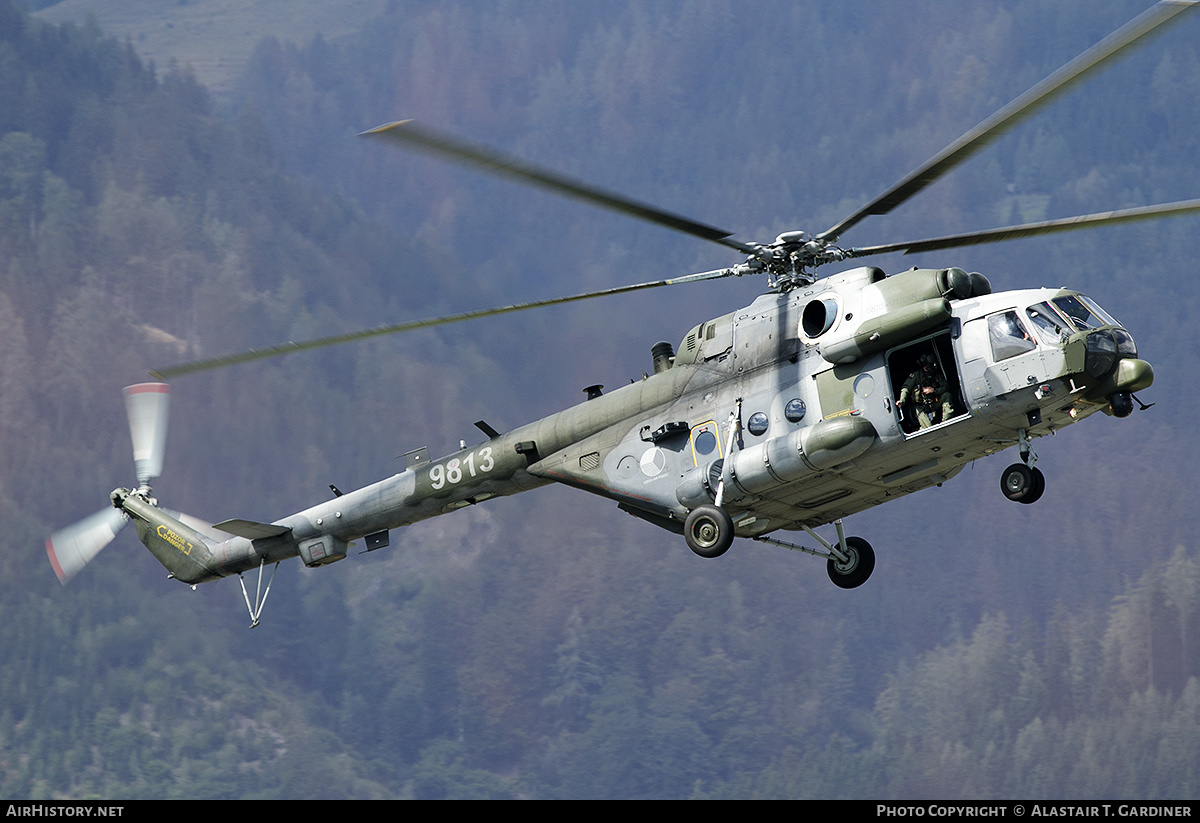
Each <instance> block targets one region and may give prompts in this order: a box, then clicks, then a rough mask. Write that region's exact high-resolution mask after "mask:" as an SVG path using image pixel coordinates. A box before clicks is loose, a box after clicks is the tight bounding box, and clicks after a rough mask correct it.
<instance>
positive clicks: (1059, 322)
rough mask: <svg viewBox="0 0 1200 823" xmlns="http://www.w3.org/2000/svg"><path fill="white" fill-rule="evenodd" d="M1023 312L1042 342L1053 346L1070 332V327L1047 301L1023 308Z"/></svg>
mask: <svg viewBox="0 0 1200 823" xmlns="http://www.w3.org/2000/svg"><path fill="white" fill-rule="evenodd" d="M1025 314H1026V316H1027V317H1028V318H1029V321H1030V322H1031V323H1033V327H1034V329H1036V330H1037V333H1038V337H1040V338H1041V339H1042V342H1043V343H1048V344H1050V345H1051V346H1054V345H1057V344H1059V343H1061V342H1062V341H1063V340H1064V339H1065V338H1067V337H1069V336H1070V334H1071V327H1070V326H1068V325H1067V323H1066V322H1065V321H1064V320H1063V318H1062V317H1061V316H1060V315H1059V314H1058V312H1056V311H1055V310H1054V308H1053V307H1052V306H1051V305H1050V304H1049V303H1038V304H1037V305H1036V306H1030V307H1029V308H1027V309H1026V310H1025Z"/></svg>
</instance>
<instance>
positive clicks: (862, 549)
mask: <svg viewBox="0 0 1200 823" xmlns="http://www.w3.org/2000/svg"><path fill="white" fill-rule="evenodd" d="M825 570H826V571H827V572H829V579H830V580H832V581H833V585H835V586H837V587H838V588H839V589H856V588H858V587H859V586H861V585H862V584H863V583H866V582H867V578H868V577H870V576H871V572H873V571H875V550H874V549H872V548H871V544H870V543H868V542H867V541H866V540H863V539H862V538H861V537H847V538H846V562H844V563H842V562H839V561H838V560H837V558H834V557H831V558H829V560H827V561H826V562H825Z"/></svg>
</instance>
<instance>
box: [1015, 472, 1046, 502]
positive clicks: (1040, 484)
mask: <svg viewBox="0 0 1200 823" xmlns="http://www.w3.org/2000/svg"><path fill="white" fill-rule="evenodd" d="M1030 474H1032V475H1033V489H1032V491H1030V493H1029V497H1027V498H1026V499H1024V500H1022V501H1021V502H1022V503H1036V502H1037V501H1039V500H1041V499H1042V492H1044V491H1045V490H1046V475H1044V474H1042V470H1041V469H1030Z"/></svg>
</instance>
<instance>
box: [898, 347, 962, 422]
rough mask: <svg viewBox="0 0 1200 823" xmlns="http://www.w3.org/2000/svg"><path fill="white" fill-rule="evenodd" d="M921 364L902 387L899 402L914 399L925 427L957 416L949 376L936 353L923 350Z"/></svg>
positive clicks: (915, 407) (919, 419) (913, 408)
mask: <svg viewBox="0 0 1200 823" xmlns="http://www.w3.org/2000/svg"><path fill="white" fill-rule="evenodd" d="M917 364H918V365H917V368H916V370H915V371H913V373H912V374H910V375H909V376H908V379H907V380H905V381H904V387H903V388H902V389H900V397H899V403H900V407H901V408H903V407H904V406H905V404H906V403H911V406H912V410H913V413H914V414H916V416H917V421H918V422H919V423H920V425H921V428H923V429H927V428H929V427H930V426H933V425H936V424H938V423H944V422H945V421H947V420H949V419H950V418H951V417H953V416H954V403H953V401H952V399H951V396H950V387H949V386H948V385H947V384H946V377H945V375H943V374H942V370H941V369H940V368H938V363H937V358H936V357H934V356H933V355H932V354H923V355H921V357H920V358H919V359H918V360H917Z"/></svg>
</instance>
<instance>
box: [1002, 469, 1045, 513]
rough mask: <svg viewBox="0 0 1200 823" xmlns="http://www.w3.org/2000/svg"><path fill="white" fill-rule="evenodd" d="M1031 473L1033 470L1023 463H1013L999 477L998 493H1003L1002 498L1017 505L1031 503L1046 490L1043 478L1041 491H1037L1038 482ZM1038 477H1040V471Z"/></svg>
mask: <svg viewBox="0 0 1200 823" xmlns="http://www.w3.org/2000/svg"><path fill="white" fill-rule="evenodd" d="M1033 472H1034V470H1032V469H1030V468H1029V467H1028V466H1026V465H1025V464H1024V463H1013V464H1012V465H1011V466H1009V467H1008V468H1007V469H1005V470H1004V473H1003V474H1001V475H1000V491H1002V492H1004V496H1005V497H1007V498H1008V499H1009V500H1013V501H1015V502H1017V503H1032V502H1033V501H1034V500H1037V499H1038V498H1039V497H1041V496H1042V491H1044V490H1045V488H1046V481H1045V478H1043V479H1042V482H1041V491H1039V490H1038V481H1037V478H1036V477H1035V476H1034V473H1033ZM1038 475H1041V472H1040V471H1039V472H1038Z"/></svg>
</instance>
